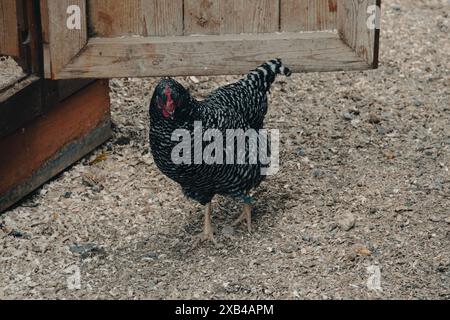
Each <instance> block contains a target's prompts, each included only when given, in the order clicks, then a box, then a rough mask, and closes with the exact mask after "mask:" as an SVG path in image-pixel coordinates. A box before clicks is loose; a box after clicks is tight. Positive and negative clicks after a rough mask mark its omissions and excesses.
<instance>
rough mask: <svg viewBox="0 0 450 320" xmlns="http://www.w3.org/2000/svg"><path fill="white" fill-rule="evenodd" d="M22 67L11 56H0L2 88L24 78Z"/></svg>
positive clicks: (0, 84)
mask: <svg viewBox="0 0 450 320" xmlns="http://www.w3.org/2000/svg"><path fill="white" fill-rule="evenodd" d="M24 76H25V74H24V73H23V70H22V68H21V67H20V66H19V65H18V64H17V63H16V61H14V59H12V58H10V57H6V56H3V57H0V90H1V89H3V88H6V87H7V86H9V85H11V84H13V83H15V82H16V81H17V80H19V79H21V78H23V77H24Z"/></svg>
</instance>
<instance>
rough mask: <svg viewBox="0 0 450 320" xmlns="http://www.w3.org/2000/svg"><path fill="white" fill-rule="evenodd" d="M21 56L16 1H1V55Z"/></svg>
mask: <svg viewBox="0 0 450 320" xmlns="http://www.w3.org/2000/svg"><path fill="white" fill-rule="evenodd" d="M19 54H20V49H19V29H18V24H17V6H16V0H0V55H7V56H14V57H18V56H19Z"/></svg>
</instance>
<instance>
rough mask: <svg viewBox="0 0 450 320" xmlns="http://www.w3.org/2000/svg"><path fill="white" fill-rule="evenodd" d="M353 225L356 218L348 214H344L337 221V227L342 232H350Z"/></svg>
mask: <svg viewBox="0 0 450 320" xmlns="http://www.w3.org/2000/svg"><path fill="white" fill-rule="evenodd" d="M355 225H356V217H355V216H354V215H353V214H352V213H350V212H349V213H346V214H344V215H343V216H342V217H341V219H340V220H339V227H340V228H341V229H342V230H343V231H350V230H352V229H353V228H354V227H355Z"/></svg>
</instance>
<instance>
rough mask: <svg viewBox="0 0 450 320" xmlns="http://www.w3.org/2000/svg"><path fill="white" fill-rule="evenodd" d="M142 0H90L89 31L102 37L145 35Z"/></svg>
mask: <svg viewBox="0 0 450 320" xmlns="http://www.w3.org/2000/svg"><path fill="white" fill-rule="evenodd" d="M140 5H141V1H140V0H123V1H111V0H89V1H88V13H89V14H88V16H89V19H88V21H89V33H90V35H93V36H100V37H119V36H124V35H144V20H143V14H142V11H141V6H140Z"/></svg>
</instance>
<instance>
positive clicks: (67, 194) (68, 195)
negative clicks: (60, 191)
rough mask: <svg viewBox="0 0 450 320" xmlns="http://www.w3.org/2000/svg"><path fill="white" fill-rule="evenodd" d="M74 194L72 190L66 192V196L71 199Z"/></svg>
mask: <svg viewBox="0 0 450 320" xmlns="http://www.w3.org/2000/svg"><path fill="white" fill-rule="evenodd" d="M71 196H72V192H70V191H68V192H66V193H64V198H66V199H69V198H70V197H71Z"/></svg>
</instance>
